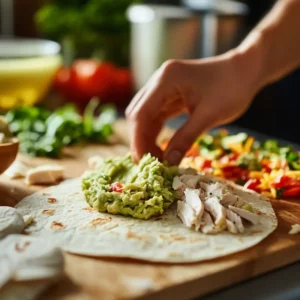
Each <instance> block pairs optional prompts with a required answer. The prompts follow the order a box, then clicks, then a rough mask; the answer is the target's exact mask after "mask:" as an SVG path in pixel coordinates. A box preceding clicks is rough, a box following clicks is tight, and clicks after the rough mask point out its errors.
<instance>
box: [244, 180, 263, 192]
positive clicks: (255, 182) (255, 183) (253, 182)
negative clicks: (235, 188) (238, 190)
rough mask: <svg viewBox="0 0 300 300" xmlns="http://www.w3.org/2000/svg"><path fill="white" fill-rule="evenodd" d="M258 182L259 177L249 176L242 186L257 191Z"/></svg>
mask: <svg viewBox="0 0 300 300" xmlns="http://www.w3.org/2000/svg"><path fill="white" fill-rule="evenodd" d="M259 184H260V180H259V179H257V178H251V179H249V180H248V181H247V182H246V183H245V184H244V187H245V188H247V189H249V190H254V191H259V188H258V185H259Z"/></svg>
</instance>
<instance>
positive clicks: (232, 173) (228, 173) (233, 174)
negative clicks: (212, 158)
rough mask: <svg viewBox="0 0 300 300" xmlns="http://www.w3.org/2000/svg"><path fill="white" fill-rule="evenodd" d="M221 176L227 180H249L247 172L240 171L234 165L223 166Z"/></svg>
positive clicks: (240, 169)
mask: <svg viewBox="0 0 300 300" xmlns="http://www.w3.org/2000/svg"><path fill="white" fill-rule="evenodd" d="M222 171H223V174H224V176H225V178H228V179H232V178H234V179H242V180H246V179H248V178H249V171H248V170H245V169H242V168H240V167H237V166H235V165H230V166H225V167H223V168H222Z"/></svg>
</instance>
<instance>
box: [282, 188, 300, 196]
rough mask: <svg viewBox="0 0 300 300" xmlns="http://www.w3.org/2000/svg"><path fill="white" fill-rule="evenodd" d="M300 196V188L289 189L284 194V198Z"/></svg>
mask: <svg viewBox="0 0 300 300" xmlns="http://www.w3.org/2000/svg"><path fill="white" fill-rule="evenodd" d="M299 195H300V186H297V187H291V188H288V189H286V190H285V191H284V192H283V193H282V196H283V197H296V196H299Z"/></svg>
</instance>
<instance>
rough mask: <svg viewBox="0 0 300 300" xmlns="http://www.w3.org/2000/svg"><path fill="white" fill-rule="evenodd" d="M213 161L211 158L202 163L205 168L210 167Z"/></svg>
mask: <svg viewBox="0 0 300 300" xmlns="http://www.w3.org/2000/svg"><path fill="white" fill-rule="evenodd" d="M211 164H212V161H211V160H210V159H205V160H204V162H203V165H202V168H203V169H210V168H211Z"/></svg>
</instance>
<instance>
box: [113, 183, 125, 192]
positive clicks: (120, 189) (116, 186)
mask: <svg viewBox="0 0 300 300" xmlns="http://www.w3.org/2000/svg"><path fill="white" fill-rule="evenodd" d="M110 190H111V191H112V192H117V193H122V192H123V184H122V183H120V182H114V183H112V184H111V185H110Z"/></svg>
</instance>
